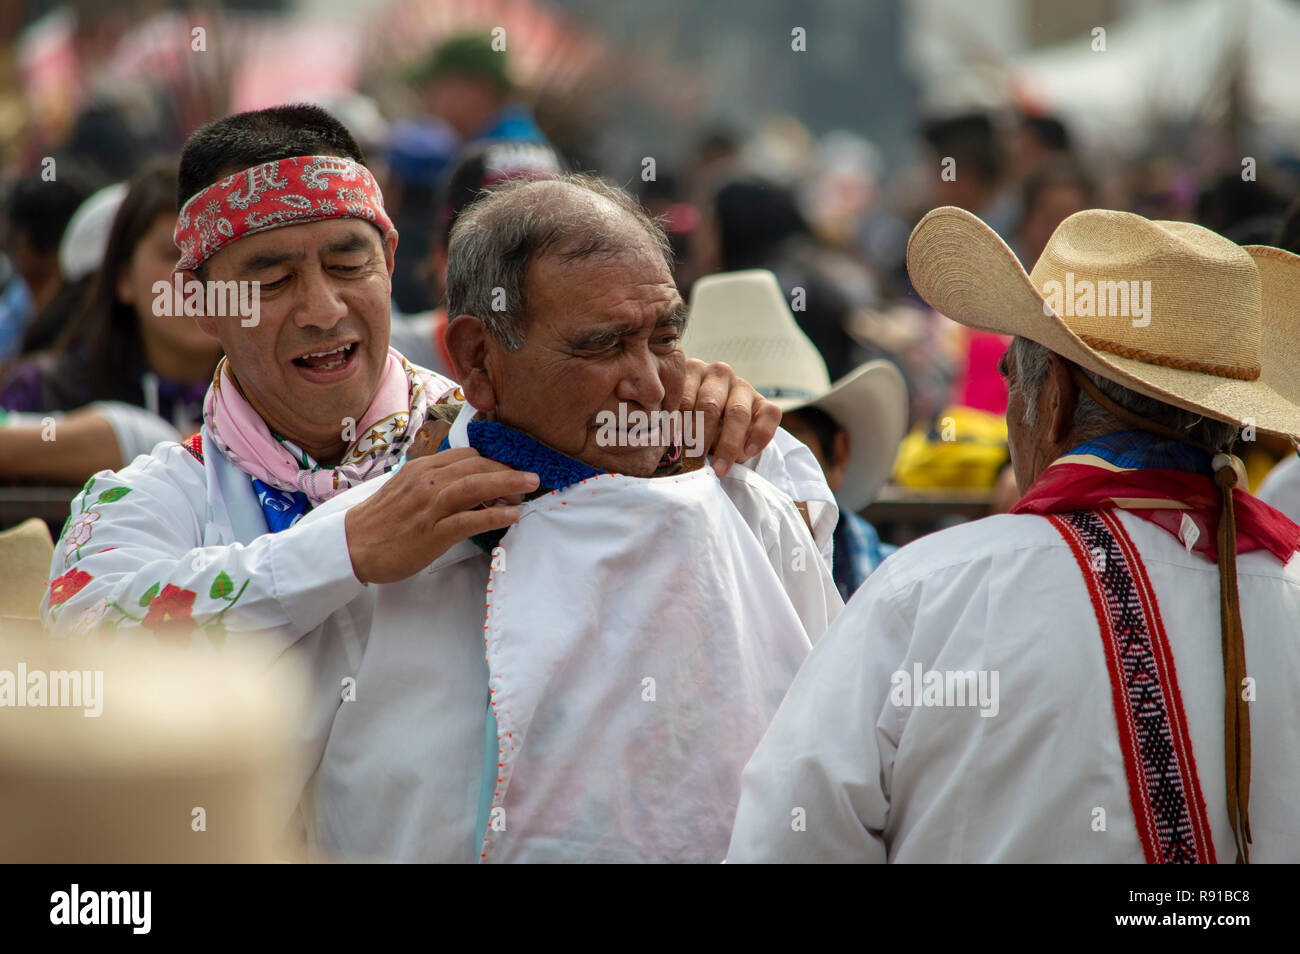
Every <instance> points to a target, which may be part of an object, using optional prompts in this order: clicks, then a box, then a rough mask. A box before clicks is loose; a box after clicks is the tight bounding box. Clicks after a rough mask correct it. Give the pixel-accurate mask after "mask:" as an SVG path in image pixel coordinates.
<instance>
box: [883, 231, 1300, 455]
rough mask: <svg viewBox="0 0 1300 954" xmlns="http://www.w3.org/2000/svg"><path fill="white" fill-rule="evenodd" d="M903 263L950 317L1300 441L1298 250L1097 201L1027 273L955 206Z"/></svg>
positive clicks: (915, 241) (1159, 396)
mask: <svg viewBox="0 0 1300 954" xmlns="http://www.w3.org/2000/svg"><path fill="white" fill-rule="evenodd" d="M907 268H908V272H909V274H910V275H911V279H912V284H913V285H914V286H915V288H916V290H917V292H919V293H920V295H921V297H922V298H924V299H925V300H926V301H927V302H929V303H930V304H931V305H932V306H934V308H935V309H936V310H937V311H939V312H940V313H942V314H944V315H947V316H948V317H949V318H952V319H953V320H954V321H957V322H960V323H961V324H964V325H968V326H970V327H972V328H978V329H981V330H984V331H994V332H998V333H1001V334H1008V335H1019V336H1021V337H1023V338H1029V339H1031V340H1033V341H1036V342H1038V343H1039V344H1041V345H1044V346H1045V347H1047V348H1048V349H1050V350H1051V351H1054V352H1056V353H1057V354H1059V355H1060V356H1061V357H1063V358H1066V359H1068V360H1069V361H1072V362H1074V363H1075V364H1077V365H1079V366H1080V367H1082V368H1084V369H1086V370H1088V371H1092V372H1095V373H1097V374H1099V375H1101V376H1102V377H1104V378H1107V379H1109V380H1111V381H1114V382H1116V383H1117V384H1120V385H1123V386H1124V387H1126V388H1129V389H1130V390H1133V391H1136V392H1138V393H1139V394H1144V395H1146V396H1148V397H1152V398H1155V399H1156V400H1158V401H1163V402H1165V403H1167V404H1172V405H1174V406H1176V407H1180V408H1184V409H1186V410H1189V411H1193V412H1196V413H1198V414H1204V415H1206V416H1207V417H1212V418H1215V419H1217V420H1221V421H1225V422H1229V423H1234V424H1237V425H1238V426H1243V425H1245V424H1246V423H1249V422H1252V421H1253V422H1254V424H1255V427H1256V428H1257V429H1258V430H1262V431H1266V432H1269V433H1273V434H1278V435H1282V436H1285V437H1289V438H1291V439H1292V440H1295V439H1298V438H1300V367H1297V366H1296V365H1297V363H1296V361H1295V359H1294V356H1293V354H1294V349H1295V339H1296V335H1297V332H1300V322H1297V321H1296V319H1295V317H1294V309H1295V303H1296V302H1297V301H1300V297H1297V296H1298V295H1300V257H1297V256H1295V255H1292V254H1290V253H1288V252H1284V251H1282V250H1280V249H1275V248H1267V247H1264V246H1248V247H1246V248H1242V247H1241V246H1239V245H1236V244H1234V243H1233V242H1230V241H1229V240H1228V239H1225V238H1223V237H1222V236H1220V235H1217V234H1216V233H1214V232H1211V231H1209V230H1208V229H1204V228H1201V227H1200V226H1198V225H1192V224H1190V223H1187V222H1153V221H1150V220H1148V219H1144V218H1143V217H1142V216H1140V215H1134V214H1132V213H1129V212H1111V211H1105V210H1100V209H1089V210H1086V211H1083V212H1076V213H1075V214H1074V215H1072V216H1070V217H1069V218H1067V219H1065V221H1063V222H1062V223H1061V224H1060V225H1059V226H1058V227H1057V229H1056V231H1055V232H1054V233H1053V235H1052V237H1051V239H1050V240H1049V241H1048V243H1047V246H1046V248H1044V249H1043V254H1042V255H1041V256H1040V257H1039V259H1038V263H1037V264H1036V265H1034V269H1033V271H1032V272H1031V273H1028V274H1026V272H1025V270H1024V268H1023V267H1022V266H1021V264H1020V262H1019V261H1018V260H1017V259H1016V256H1015V254H1014V253H1013V252H1012V251H1011V249H1010V248H1008V247H1007V245H1006V243H1005V242H1003V241H1002V239H1001V238H999V237H998V235H997V233H995V232H994V231H993V230H992V229H990V228H989V227H988V226H987V225H985V224H984V223H983V222H981V221H980V220H979V219H978V218H976V217H975V216H974V215H972V214H971V213H969V212H967V211H965V210H964V209H958V208H953V207H951V206H948V207H944V208H939V209H935V210H934V211H932V212H930V213H929V214H928V215H926V216H925V218H923V219H921V221H920V222H919V223H918V224H917V226H916V228H915V229H914V230H913V231H912V237H911V238H910V239H909V240H908V243H907ZM1120 283H1123V285H1124V287H1123V288H1121V284H1120ZM1125 291H1127V292H1128V295H1127V296H1126V295H1125V294H1124V292H1125ZM1135 293H1136V295H1135ZM1089 297H1091V299H1092V301H1091V302H1089V300H1088V299H1089ZM1125 298H1127V299H1128V306H1127V308H1126V307H1125ZM1135 301H1136V302H1137V303H1138V304H1139V305H1140V307H1137V306H1135ZM1117 311H1118V312H1122V313H1121V314H1116V313H1115V312H1117Z"/></svg>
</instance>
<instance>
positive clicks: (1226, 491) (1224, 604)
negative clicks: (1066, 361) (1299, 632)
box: [1070, 364, 1251, 864]
mask: <svg viewBox="0 0 1300 954" xmlns="http://www.w3.org/2000/svg"><path fill="white" fill-rule="evenodd" d="M1070 375H1071V377H1073V378H1074V381H1075V383H1076V384H1077V385H1078V386H1079V387H1080V388H1081V389H1082V390H1083V391H1084V392H1085V393H1086V394H1087V395H1088V396H1089V397H1090V398H1092V399H1093V400H1094V401H1096V402H1097V403H1098V404H1100V405H1101V406H1102V407H1103V408H1105V409H1106V410H1107V411H1109V412H1110V413H1111V414H1113V415H1115V417H1117V418H1118V419H1119V420H1121V421H1124V422H1125V423H1126V424H1129V425H1131V426H1132V427H1135V428H1137V429H1139V430H1144V431H1149V432H1151V433H1153V434H1158V435H1160V436H1161V437H1167V438H1169V439H1170V440H1175V441H1179V442H1181V443H1184V444H1191V445H1192V446H1194V447H1199V448H1201V449H1202V450H1204V451H1206V452H1207V453H1209V454H1211V455H1212V456H1213V461H1212V464H1211V466H1212V467H1213V468H1214V483H1215V486H1216V487H1218V488H1219V534H1218V555H1219V560H1218V562H1219V624H1220V632H1221V634H1222V650H1223V692H1224V706H1223V748H1224V752H1223V755H1224V762H1223V764H1224V776H1225V781H1226V785H1227V797H1228V816H1229V818H1230V819H1231V820H1232V838H1233V841H1234V842H1235V843H1236V846H1237V863H1238V864H1249V863H1250V841H1251V836H1250V704H1249V703H1248V702H1247V701H1246V699H1245V697H1244V695H1243V692H1242V682H1243V680H1244V679H1245V677H1246V641H1245V632H1244V631H1243V629H1242V625H1241V599H1240V594H1239V593H1238V590H1237V521H1236V516H1235V513H1234V510H1233V503H1232V491H1233V489H1234V488H1235V487H1236V486H1237V484H1238V483H1239V482H1244V474H1243V469H1242V468H1241V466H1240V461H1239V460H1238V459H1237V458H1236V457H1234V456H1233V455H1232V453H1231V451H1232V445H1231V444H1229V446H1228V448H1227V451H1226V452H1225V451H1221V450H1219V449H1218V448H1216V447H1210V446H1208V445H1206V444H1203V443H1201V442H1200V441H1197V440H1193V439H1192V438H1190V437H1188V436H1187V435H1185V434H1180V433H1179V432H1178V431H1175V430H1173V429H1171V428H1168V427H1165V426H1163V425H1161V424H1157V423H1155V422H1154V421H1148V420H1145V419H1143V418H1141V417H1138V416H1137V415H1136V414H1134V413H1133V412H1132V411H1129V410H1128V409H1127V408H1124V407H1121V406H1120V405H1119V404H1117V403H1116V402H1115V401H1114V400H1112V399H1111V398H1109V397H1108V396H1106V395H1105V394H1104V393H1103V392H1102V390H1101V389H1100V388H1098V387H1097V386H1096V385H1095V384H1094V383H1093V382H1092V381H1090V380H1088V376H1087V375H1085V374H1084V373H1083V371H1082V370H1081V369H1080V368H1079V367H1078V366H1077V365H1074V364H1071V365H1070Z"/></svg>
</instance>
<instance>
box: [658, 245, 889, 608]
mask: <svg viewBox="0 0 1300 954" xmlns="http://www.w3.org/2000/svg"><path fill="white" fill-rule="evenodd" d="M683 347H684V348H685V349H686V350H687V352H688V353H689V354H692V355H695V356H696V357H698V358H701V359H702V360H705V361H722V362H725V363H727V364H729V365H730V366H731V367H732V368H733V369H734V370H735V371H736V373H737V374H739V375H740V376H741V377H743V378H744V379H745V380H747V381H749V382H750V383H751V384H752V385H753V386H754V387H755V388H756V389H757V390H758V393H759V394H761V395H763V396H764V397H766V398H768V399H769V400H771V401H773V402H774V403H775V404H776V405H777V407H779V408H780V409H781V411H782V413H783V417H782V426H783V427H784V428H785V429H786V430H787V431H789V432H790V433H791V434H793V435H794V436H795V437H798V438H799V439H800V440H801V441H803V442H804V444H806V445H807V446H808V448H809V449H810V450H811V451H812V452H813V455H814V456H815V457H816V458H817V460H818V463H820V464H821V467H822V471H823V473H824V475H825V477H826V482H827V483H828V484H829V485H830V488H831V490H833V491H834V492H835V496H836V499H837V501H838V503H839V508H838V514H836V511H835V510H830V509H829V508H828V511H829V512H828V513H827V514H826V517H827V518H828V519H830V520H834V519H835V518H836V516H838V521H839V522H838V523H836V524H834V527H835V529H834V532H833V535H832V539H833V546H834V557H833V560H832V572H833V575H834V578H835V585H836V587H837V588H838V589H839V591H840V596H842V597H843V598H844V599H846V600H847V599H848V598H849V597H850V596H852V595H853V593H854V591H855V590H857V588H858V587H859V586H861V585H862V584H863V582H865V581H866V578H867V577H868V576H869V575H870V574H871V572H872V571H873V570H874V569H875V568H876V566H878V565H879V563H880V561H881V560H882V559H884V556H885V554H886V552H887V551H886V550H885V549H884V547H883V546H882V544H881V543H880V538H879V536H878V535H877V534H876V530H875V528H874V527H872V526H871V524H870V523H868V522H867V521H866V520H864V519H863V518H862V517H859V516H858V513H857V512H858V511H859V510H861V509H862V508H863V507H865V506H866V505H867V504H869V503H871V500H872V498H873V497H875V495H876V491H878V490H879V489H880V487H881V485H883V484H884V482H885V481H886V480H887V479H888V478H889V471H890V468H891V467H892V466H893V462H894V455H895V453H897V451H898V444H899V442H900V441H901V440H902V439H903V434H904V433H905V432H906V430H907V385H906V384H905V383H904V381H903V376H902V374H901V373H900V372H899V371H898V369H897V368H896V367H894V365H892V364H890V363H889V362H888V361H869V362H867V363H866V364H864V365H862V366H861V367H858V368H855V369H854V370H853V371H851V372H849V373H848V374H846V375H845V376H844V377H842V378H841V379H840V380H839V381H836V382H835V384H834V386H832V385H831V379H830V375H829V374H828V373H827V370H826V362H825V361H823V360H822V356H821V355H820V354H819V353H818V351H817V348H816V346H815V345H814V344H813V343H812V341H811V340H810V339H809V338H808V336H807V335H805V334H804V333H803V332H802V331H801V330H800V329H799V325H798V323H796V321H795V318H794V315H793V314H792V313H791V311H790V306H789V305H787V304H786V301H785V296H784V295H783V294H782V293H781V287H780V285H778V284H777V280H776V276H775V275H774V274H772V272H770V271H767V270H766V269H761V268H755V269H747V270H745V271H738V272H725V273H723V274H719V275H709V276H707V277H705V278H701V279H699V280H698V281H697V282H696V283H695V284H694V286H692V288H691V313H690V324H689V325H687V328H686V334H685V336H684V338H683ZM806 496H808V495H805V497H806ZM801 499H802V498H801Z"/></svg>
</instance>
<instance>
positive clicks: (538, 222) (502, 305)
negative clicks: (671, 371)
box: [447, 173, 673, 351]
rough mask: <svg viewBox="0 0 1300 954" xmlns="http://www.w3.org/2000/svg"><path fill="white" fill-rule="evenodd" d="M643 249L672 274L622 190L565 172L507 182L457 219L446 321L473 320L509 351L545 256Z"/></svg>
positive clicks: (652, 224)
mask: <svg viewBox="0 0 1300 954" xmlns="http://www.w3.org/2000/svg"><path fill="white" fill-rule="evenodd" d="M647 245H648V246H649V248H650V249H651V250H652V251H653V252H655V253H657V254H659V255H661V256H662V257H663V260H664V263H665V264H666V265H667V266H668V269H669V271H670V272H671V271H672V265H673V253H672V246H671V245H670V244H669V242H668V236H667V235H666V233H665V232H664V230H663V227H662V226H661V225H660V223H659V222H658V221H656V220H655V219H652V218H651V217H650V216H649V214H647V213H646V211H645V209H643V208H642V207H641V204H640V203H639V202H638V201H637V200H636V199H634V198H633V197H632V196H631V195H629V194H628V193H627V192H625V191H623V190H622V189H619V188H617V187H615V186H612V185H609V184H608V183H606V182H604V181H602V180H601V179H598V178H596V177H595V176H588V175H582V174H579V173H570V174H567V175H563V176H556V177H554V178H548V179H507V180H506V181H505V182H503V183H501V184H499V185H496V186H493V187H492V188H490V189H488V190H486V191H485V192H484V193H483V195H482V196H481V197H480V198H478V199H476V200H474V202H473V204H472V205H470V206H469V207H468V208H466V209H465V210H464V211H463V212H461V214H460V215H459V216H458V217H457V219H456V224H455V225H454V226H453V227H452V230H451V237H450V241H449V242H448V248H447V317H448V319H454V318H457V317H458V316H460V315H472V316H474V317H475V318H477V319H478V320H479V321H481V322H483V324H484V325H485V326H486V327H487V330H488V333H489V334H491V335H492V336H493V337H494V338H496V340H497V341H499V342H501V344H502V345H503V346H504V347H505V348H506V350H508V351H518V350H519V348H520V347H522V346H523V343H524V323H525V320H526V317H527V314H528V303H527V301H526V300H525V297H524V279H525V276H526V275H527V273H528V266H529V264H530V263H531V262H532V261H533V260H534V259H535V258H537V257H538V256H540V255H543V254H545V253H546V252H547V251H551V252H553V253H554V254H559V255H561V256H562V257H563V259H564V261H566V262H567V261H574V260H576V259H581V258H587V257H588V256H592V255H611V256H613V255H620V254H624V253H627V252H636V251H641V250H642V249H644V248H646V247H647Z"/></svg>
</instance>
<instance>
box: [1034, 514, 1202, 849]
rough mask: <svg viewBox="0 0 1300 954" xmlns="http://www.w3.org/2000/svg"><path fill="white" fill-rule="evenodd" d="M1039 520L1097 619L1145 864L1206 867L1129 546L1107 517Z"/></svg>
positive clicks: (1172, 679)
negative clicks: (1076, 574)
mask: <svg viewBox="0 0 1300 954" xmlns="http://www.w3.org/2000/svg"><path fill="white" fill-rule="evenodd" d="M1047 519H1048V520H1050V521H1052V524H1053V525H1054V526H1055V527H1056V529H1057V530H1058V531H1059V532H1060V534H1061V536H1062V537H1064V538H1065V541H1066V543H1068V544H1069V545H1070V550H1071V551H1072V552H1073V553H1074V557H1075V560H1076V561H1077V562H1078V564H1079V569H1081V570H1082V571H1083V578H1084V582H1085V583H1086V584H1087V586H1088V595H1089V597H1091V599H1092V605H1093V609H1094V610H1095V611H1096V614H1097V626H1098V628H1099V629H1100V630H1101V641H1102V645H1103V648H1104V650H1105V654H1106V668H1107V670H1108V671H1109V672H1110V684H1111V694H1112V697H1113V702H1114V705H1115V720H1116V721H1117V722H1118V723H1119V743H1120V750H1121V751H1122V752H1123V753H1124V769H1125V774H1126V775H1127V776H1128V789H1129V801H1130V803H1131V804H1132V806H1133V816H1134V818H1135V819H1136V820H1137V828H1138V836H1139V837H1140V838H1141V840H1142V851H1143V854H1144V855H1145V856H1146V861H1147V864H1214V863H1215V857H1214V841H1213V839H1212V838H1211V836H1210V825H1209V821H1208V820H1207V818H1206V813H1205V799H1204V798H1203V797H1202V795H1201V783H1200V780H1199V779H1198V778H1197V774H1196V759H1195V758H1194V757H1193V755H1192V740H1191V737H1190V736H1189V735H1188V732H1187V717H1186V715H1185V714H1184V713H1183V698H1182V695H1181V694H1180V693H1179V691H1178V676H1177V673H1176V672H1175V671H1174V656H1173V652H1172V651H1171V650H1170V648H1169V639H1168V636H1167V635H1166V634H1165V628H1164V623H1163V622H1162V621H1161V619H1160V607H1159V605H1158V604H1157V603H1156V594H1155V591H1154V590H1153V589H1152V588H1151V581H1150V579H1149V578H1148V577H1147V573H1146V568H1145V567H1144V566H1143V565H1142V558H1141V556H1140V555H1139V554H1138V551H1137V547H1136V546H1134V544H1133V541H1132V539H1131V538H1130V537H1129V535H1128V533H1127V532H1126V531H1125V530H1124V527H1123V525H1122V524H1121V523H1120V522H1119V520H1118V518H1116V516H1115V515H1114V514H1113V513H1111V512H1109V511H1091V510H1076V511H1074V512H1072V513H1066V514H1048V515H1047Z"/></svg>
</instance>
